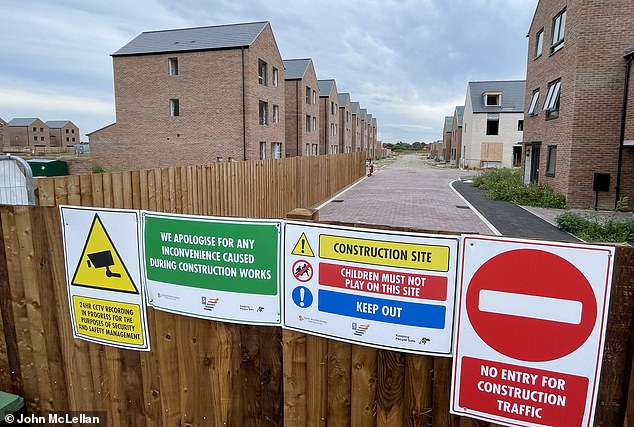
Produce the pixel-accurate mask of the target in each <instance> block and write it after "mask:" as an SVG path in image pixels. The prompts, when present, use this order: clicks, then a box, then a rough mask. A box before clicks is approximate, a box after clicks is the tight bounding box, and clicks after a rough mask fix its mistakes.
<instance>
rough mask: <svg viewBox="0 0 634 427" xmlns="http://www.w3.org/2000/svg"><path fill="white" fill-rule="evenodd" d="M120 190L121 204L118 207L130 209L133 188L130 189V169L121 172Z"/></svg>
mask: <svg viewBox="0 0 634 427" xmlns="http://www.w3.org/2000/svg"><path fill="white" fill-rule="evenodd" d="M118 191H121V192H122V193H123V194H122V204H121V206H120V207H122V208H124V209H132V207H133V206H134V200H133V190H132V173H131V172H130V171H127V172H121V189H118Z"/></svg>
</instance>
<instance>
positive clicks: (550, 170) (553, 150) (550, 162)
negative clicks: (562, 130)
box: [545, 145, 557, 177]
mask: <svg viewBox="0 0 634 427" xmlns="http://www.w3.org/2000/svg"><path fill="white" fill-rule="evenodd" d="M556 168H557V146H556V145H549V146H548V151H547V153H546V173H545V175H546V176H548V177H554V176H555V172H556Z"/></svg>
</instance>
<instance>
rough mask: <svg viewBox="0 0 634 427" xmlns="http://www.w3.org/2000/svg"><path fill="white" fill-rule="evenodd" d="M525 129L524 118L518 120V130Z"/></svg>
mask: <svg viewBox="0 0 634 427" xmlns="http://www.w3.org/2000/svg"><path fill="white" fill-rule="evenodd" d="M523 130H524V120H518V121H517V131H518V132H522V131H523Z"/></svg>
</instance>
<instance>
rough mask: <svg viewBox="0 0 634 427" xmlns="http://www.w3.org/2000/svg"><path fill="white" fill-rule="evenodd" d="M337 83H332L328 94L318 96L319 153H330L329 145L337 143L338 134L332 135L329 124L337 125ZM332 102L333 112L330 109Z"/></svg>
mask: <svg viewBox="0 0 634 427" xmlns="http://www.w3.org/2000/svg"><path fill="white" fill-rule="evenodd" d="M338 102H339V100H338V98H337V85H336V83H333V85H332V90H331V91H330V94H329V95H328V96H319V120H318V121H319V154H330V146H331V145H338V144H339V140H338V138H339V136H338V133H337V135H332V132H331V125H336V126H337V127H338V126H339V105H338ZM332 103H334V105H335V107H334V114H333V109H332Z"/></svg>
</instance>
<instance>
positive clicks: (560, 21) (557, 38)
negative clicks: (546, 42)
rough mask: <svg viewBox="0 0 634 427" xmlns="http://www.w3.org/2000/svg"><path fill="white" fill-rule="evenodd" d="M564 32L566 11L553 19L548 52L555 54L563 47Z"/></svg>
mask: <svg viewBox="0 0 634 427" xmlns="http://www.w3.org/2000/svg"><path fill="white" fill-rule="evenodd" d="M565 32H566V9H564V10H562V11H561V12H559V13H558V14H557V16H555V17H554V18H553V39H552V42H551V44H550V51H551V52H556V51H558V50H559V49H561V48H562V47H564V33H565Z"/></svg>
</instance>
